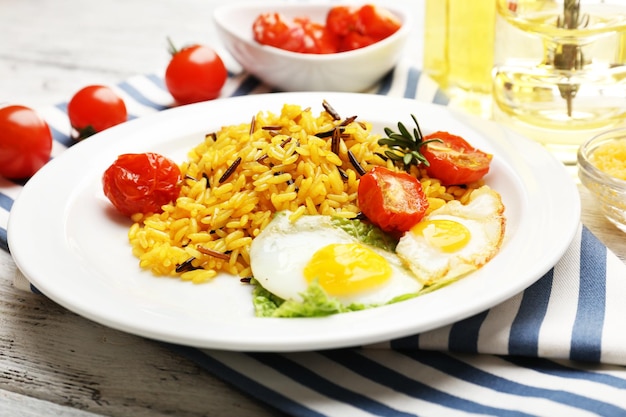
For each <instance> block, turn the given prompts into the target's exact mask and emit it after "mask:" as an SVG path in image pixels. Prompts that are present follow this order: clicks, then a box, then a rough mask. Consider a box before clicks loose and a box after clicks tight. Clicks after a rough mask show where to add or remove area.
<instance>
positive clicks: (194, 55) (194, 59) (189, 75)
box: [165, 45, 228, 104]
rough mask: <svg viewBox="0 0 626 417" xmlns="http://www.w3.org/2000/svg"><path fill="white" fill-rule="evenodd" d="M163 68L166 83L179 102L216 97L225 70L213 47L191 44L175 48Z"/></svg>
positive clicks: (224, 77) (225, 72) (224, 82)
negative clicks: (165, 67) (164, 68)
mask: <svg viewBox="0 0 626 417" xmlns="http://www.w3.org/2000/svg"><path fill="white" fill-rule="evenodd" d="M172 49H173V50H172V59H171V60H170V62H169V64H168V65H167V69H166V70H165V85H166V86H167V89H168V91H169V92H170V94H171V95H172V97H174V99H175V100H176V101H177V102H178V103H180V104H190V103H197V102H200V101H207V100H213V99H215V98H217V97H219V95H220V92H221V91H222V87H224V84H226V79H227V78H228V71H227V70H226V66H225V65H224V62H223V61H222V58H220V56H219V55H218V54H217V52H215V51H214V50H213V49H211V48H209V47H208V46H203V45H191V46H187V47H184V48H182V49H181V50H175V48H172Z"/></svg>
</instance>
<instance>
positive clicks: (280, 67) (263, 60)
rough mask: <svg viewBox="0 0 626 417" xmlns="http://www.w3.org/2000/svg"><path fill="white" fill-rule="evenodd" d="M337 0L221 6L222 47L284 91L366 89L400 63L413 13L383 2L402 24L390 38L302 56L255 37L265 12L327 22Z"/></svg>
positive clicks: (217, 20)
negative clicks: (255, 27) (256, 22)
mask: <svg viewBox="0 0 626 417" xmlns="http://www.w3.org/2000/svg"><path fill="white" fill-rule="evenodd" d="M333 5H335V4H334V3H332V4H331V3H328V2H326V3H286V2H276V1H263V2H255V3H234V4H230V5H225V6H221V7H218V8H217V9H216V10H215V12H214V15H213V18H214V21H215V23H216V27H217V30H218V33H219V35H220V36H221V38H222V41H223V43H224V46H225V47H226V49H227V50H228V51H229V52H230V53H231V54H232V55H233V57H234V58H235V59H236V60H237V62H239V63H240V64H241V66H242V67H243V68H244V69H245V70H246V71H247V72H249V73H250V74H252V75H254V76H256V77H257V78H258V79H260V80H261V81H263V82H264V83H266V84H268V85H270V86H273V87H275V88H277V89H280V90H283V91H345V92H362V91H364V90H366V89H368V88H369V87H372V86H373V85H374V84H375V83H376V82H377V81H379V80H380V79H381V78H382V77H383V76H384V75H385V74H387V73H388V72H389V71H390V70H391V69H392V68H393V67H394V66H395V65H396V63H397V62H398V59H399V58H400V56H401V54H402V51H403V49H404V45H405V44H406V40H407V38H408V35H409V33H410V27H411V21H410V15H409V14H408V13H407V12H406V11H403V10H401V9H398V8H394V7H391V6H387V5H381V7H384V8H385V9H387V10H389V11H390V12H392V13H393V14H394V15H396V16H397V17H398V18H399V19H400V21H401V22H402V26H401V28H400V29H399V30H398V31H397V32H395V33H394V34H393V35H391V36H390V37H388V38H386V39H383V40H381V41H379V42H376V43H375V44H372V45H370V46H366V47H364V48H361V49H356V50H353V51H347V52H339V53H334V54H304V53H297V52H290V51H285V50H282V49H279V48H275V47H272V46H266V45H261V44H259V43H258V42H256V41H255V40H254V38H253V36H252V23H253V22H254V20H255V19H256V18H257V17H258V16H259V15H260V14H261V13H267V12H278V13H282V14H283V15H284V16H286V17H287V18H289V19H292V18H294V17H304V16H306V17H309V18H310V19H311V20H313V21H316V22H320V23H324V21H325V19H326V14H327V12H328V10H330V8H331V7H332V6H333Z"/></svg>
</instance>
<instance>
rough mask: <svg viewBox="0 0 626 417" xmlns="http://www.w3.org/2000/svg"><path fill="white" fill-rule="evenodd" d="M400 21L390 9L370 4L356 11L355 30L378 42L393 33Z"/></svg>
mask: <svg viewBox="0 0 626 417" xmlns="http://www.w3.org/2000/svg"><path fill="white" fill-rule="evenodd" d="M401 25H402V23H401V22H400V20H398V18H397V17H396V16H394V15H393V14H392V13H391V12H390V11H388V10H386V9H383V8H381V7H376V6H374V5H371V4H366V5H364V6H362V7H361V8H360V9H359V10H358V11H357V18H356V30H357V31H358V32H360V33H362V34H363V35H366V36H369V37H370V38H371V39H372V40H373V41H374V42H378V41H380V40H382V39H385V38H387V37H389V36H391V35H393V34H394V33H395V32H396V31H397V30H398V29H400V26H401Z"/></svg>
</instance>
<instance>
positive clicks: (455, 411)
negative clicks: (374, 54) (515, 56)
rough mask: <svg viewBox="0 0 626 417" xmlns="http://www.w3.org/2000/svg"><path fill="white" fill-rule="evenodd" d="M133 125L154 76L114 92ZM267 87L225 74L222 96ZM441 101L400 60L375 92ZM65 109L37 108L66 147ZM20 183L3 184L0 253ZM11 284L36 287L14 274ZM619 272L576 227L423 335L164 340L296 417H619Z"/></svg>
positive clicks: (624, 407)
mask: <svg viewBox="0 0 626 417" xmlns="http://www.w3.org/2000/svg"><path fill="white" fill-rule="evenodd" d="M115 88H116V90H117V92H118V93H119V94H120V95H121V96H122V97H123V99H124V100H125V102H126V104H127V107H128V110H129V113H130V114H131V116H130V117H131V118H135V117H141V116H142V115H145V114H149V113H153V112H155V111H159V110H163V109H166V108H168V107H170V106H171V105H172V98H171V96H170V95H169V94H168V93H167V90H166V89H165V87H164V85H163V80H162V77H161V76H157V75H146V76H137V77H134V78H132V79H129V80H127V81H125V82H123V83H121V84H119V85H117V86H115ZM267 92H272V90H271V89H270V88H268V87H267V86H265V85H263V84H261V83H260V82H259V81H258V80H256V79H255V78H254V77H250V76H249V75H247V74H245V73H237V74H230V77H229V79H228V82H227V84H226V86H225V87H224V90H223V96H224V97H227V96H239V95H247V94H256V93H267ZM370 93H372V94H382V95H389V96H396V97H407V98H416V99H419V100H426V101H430V102H436V103H440V104H447V100H446V98H445V96H444V95H443V94H441V93H440V92H439V90H438V89H437V87H436V85H435V84H434V83H432V81H430V80H429V79H427V77H422V76H421V73H420V71H419V70H418V69H416V68H414V67H411V66H408V65H402V64H401V65H399V66H398V67H397V68H396V69H395V70H394V71H393V72H391V73H389V74H388V76H387V77H385V78H384V79H383V80H382V81H381V82H380V83H379V84H378V85H377V86H375V87H374V88H372V90H371V91H370ZM66 106H67V104H66V103H62V104H59V105H57V106H54V107H50V108H45V109H38V111H40V113H41V114H42V115H43V116H44V117H45V118H46V119H47V120H48V122H49V124H50V127H51V129H52V131H53V136H54V139H55V142H54V147H53V156H55V155H58V154H59V153H60V152H62V151H63V150H64V149H66V148H67V147H68V146H71V144H72V141H71V139H70V138H69V122H68V120H67V116H66V113H65V111H66ZM21 186H22V184H20V183H15V182H11V181H7V180H4V179H0V247H2V249H4V250H7V251H8V250H9V248H8V245H7V237H6V235H7V231H6V225H7V220H8V213H9V211H10V209H11V206H12V204H13V201H14V199H15V198H16V197H17V196H18V194H19V192H20V189H21ZM14 285H16V286H18V287H21V288H24V289H30V290H34V289H33V288H32V287H31V286H30V285H29V283H28V281H27V280H26V279H25V278H24V277H23V275H21V274H20V273H19V272H18V274H17V276H16V278H15V281H14ZM625 296H626V266H625V265H624V264H623V263H622V262H621V261H620V260H619V259H618V258H617V256H616V255H615V254H614V253H612V252H611V251H609V250H607V248H606V247H605V246H604V245H603V244H602V243H600V241H599V240H598V239H597V238H596V237H594V236H593V235H592V234H591V233H590V232H589V230H588V229H587V228H585V227H584V226H582V225H581V226H580V228H579V230H578V233H577V235H576V238H575V239H574V241H573V242H572V244H571V246H570V247H569V249H568V250H567V252H566V253H565V255H564V256H563V258H562V259H561V260H560V261H559V263H558V264H557V265H555V267H554V268H552V269H551V270H550V271H549V272H548V273H546V274H545V276H543V277H542V278H541V279H540V280H539V281H537V282H536V283H535V284H534V285H532V286H531V287H529V288H528V289H526V290H525V291H524V292H522V293H520V294H518V295H516V296H514V297H513V298H511V299H509V300H507V301H506V302H504V303H502V304H500V305H498V306H495V307H493V308H491V309H490V310H488V311H485V312H483V313H480V314H477V315H475V316H473V317H470V318H468V319H465V320H463V321H460V322H457V323H454V324H451V325H449V326H446V327H442V328H439V329H436V330H433V331H429V332H427V333H423V334H419V335H414V336H410V337H405V338H402V339H398V340H391V341H387V342H383V343H378V344H375V345H369V346H363V347H359V348H350V349H335V350H328V351H319V352H298V353H254V352H251V353H241V352H225V351H216V350H201V349H196V348H190V347H186V346H179V345H171V344H167V346H168V347H169V348H171V349H172V350H173V351H175V352H178V353H179V354H181V355H184V356H186V357H188V358H190V359H191V360H193V361H195V362H196V363H197V364H198V365H199V366H201V367H203V368H205V369H206V370H208V371H209V372H211V373H213V374H215V375H216V376H218V377H220V378H222V379H224V380H225V381H228V382H229V383H231V384H233V385H234V386H236V387H238V388H240V389H242V390H243V391H244V392H246V393H247V394H249V395H251V396H253V397H256V398H257V399H259V400H261V401H263V402H266V403H267V404H269V405H270V406H272V407H275V408H276V409H278V410H280V411H282V412H284V413H286V414H289V415H293V416H302V417H312V416H341V417H344V416H441V415H445V416H468V415H494V416H592V415H596V416H597V415H601V416H626V367H625V365H626V325H624V324H623V318H624V317H626V307H624V305H625V304H624V302H623V297H625Z"/></svg>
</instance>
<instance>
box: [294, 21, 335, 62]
mask: <svg viewBox="0 0 626 417" xmlns="http://www.w3.org/2000/svg"><path fill="white" fill-rule="evenodd" d="M294 23H295V24H297V25H300V26H301V27H302V29H303V31H304V43H303V45H302V48H301V49H300V50H299V51H297V52H303V53H305V54H332V53H335V52H337V51H338V44H339V42H338V39H337V37H336V36H334V35H333V34H332V33H331V32H329V31H328V30H326V27H325V26H324V25H322V24H321V23H316V22H312V21H310V20H309V19H306V18H296V19H294Z"/></svg>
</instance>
